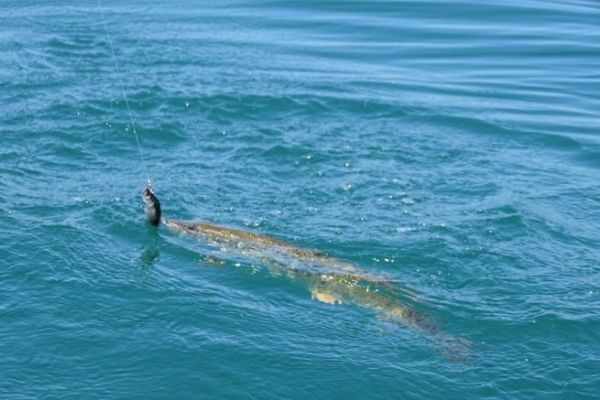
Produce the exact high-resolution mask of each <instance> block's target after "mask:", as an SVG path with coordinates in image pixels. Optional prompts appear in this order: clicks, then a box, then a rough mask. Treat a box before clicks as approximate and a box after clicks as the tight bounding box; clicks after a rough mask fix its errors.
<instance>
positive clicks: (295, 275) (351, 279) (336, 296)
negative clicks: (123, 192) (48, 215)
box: [142, 184, 471, 361]
mask: <svg viewBox="0 0 600 400" xmlns="http://www.w3.org/2000/svg"><path fill="white" fill-rule="evenodd" d="M142 199H143V201H144V204H145V208H146V217H147V220H148V222H149V223H150V225H153V226H159V225H164V226H165V227H167V228H169V229H170V230H171V231H173V232H175V233H177V234H180V235H184V236H190V237H193V238H195V239H197V240H199V241H201V242H203V243H205V244H207V245H209V246H211V247H214V248H217V249H219V251H220V252H221V253H224V252H225V253H227V252H229V253H233V254H235V255H240V256H243V257H245V258H248V259H252V260H256V261H258V262H259V263H260V264H262V265H265V266H266V267H267V268H269V270H270V271H271V272H272V273H273V274H274V275H284V276H287V277H288V278H290V279H294V280H302V281H303V282H305V283H306V285H307V287H308V290H309V292H310V294H311V298H312V299H314V300H316V301H319V302H322V303H325V304H329V305H336V304H353V305H355V306H358V307H362V308H366V309H369V310H372V311H374V312H375V313H376V314H377V315H378V316H379V317H380V318H381V319H384V320H389V321H394V322H400V323H402V324H403V325H405V326H407V327H409V328H411V329H413V330H415V331H419V332H422V333H424V334H425V336H426V337H428V338H429V339H431V340H432V341H434V342H436V343H438V344H441V345H442V346H441V349H442V350H441V352H442V354H444V355H445V356H446V357H448V358H449V359H451V360H453V361H459V360H460V361H463V360H465V359H468V358H470V356H467V354H469V353H470V347H471V344H470V342H469V341H468V340H466V339H460V338H456V337H454V336H452V335H450V334H448V333H445V332H443V331H442V330H441V329H440V327H439V325H438V324H436V323H435V321H434V320H433V319H432V318H430V317H429V316H427V315H426V314H425V313H423V312H421V311H420V310H418V309H416V308H415V307H413V306H410V305H409V304H408V302H406V301H402V300H401V299H400V298H399V297H398V290H397V287H396V286H395V285H394V282H393V281H392V280H391V279H390V278H389V277H388V276H386V275H384V274H381V273H373V272H370V271H367V270H365V269H364V268H360V267H357V266H355V265H354V264H352V263H350V262H348V261H344V260H341V259H338V258H336V257H332V256H329V255H328V254H327V253H325V252H323V251H320V250H316V249H309V248H303V247H299V246H296V245H294V244H292V243H289V242H287V241H285V240H282V239H279V238H276V237H273V236H269V235H265V234H263V233H258V232H253V231H248V230H244V229H239V228H233V227H227V226H221V225H217V224H214V223H212V222H208V221H185V220H177V219H171V218H165V217H163V216H162V209H161V205H160V201H159V200H158V198H157V196H156V194H155V193H154V191H153V190H152V187H151V185H150V184H147V185H146V186H145V188H144V189H143V191H142ZM205 260H206V261H207V262H212V263H218V264H221V261H220V259H219V258H218V257H215V256H212V255H211V256H208V257H206V259H205Z"/></svg>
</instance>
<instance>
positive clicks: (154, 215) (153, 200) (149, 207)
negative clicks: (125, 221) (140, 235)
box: [142, 183, 161, 226]
mask: <svg viewBox="0 0 600 400" xmlns="http://www.w3.org/2000/svg"><path fill="white" fill-rule="evenodd" d="M142 200H144V204H145V205H146V217H147V218H148V222H149V223H150V224H151V225H155V226H156V225H158V224H160V217H161V209H160V201H158V198H157V197H156V195H155V194H154V191H153V190H152V186H151V185H150V183H147V184H146V186H145V187H144V189H143V190H142Z"/></svg>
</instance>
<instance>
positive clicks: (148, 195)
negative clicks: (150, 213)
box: [142, 186, 154, 206]
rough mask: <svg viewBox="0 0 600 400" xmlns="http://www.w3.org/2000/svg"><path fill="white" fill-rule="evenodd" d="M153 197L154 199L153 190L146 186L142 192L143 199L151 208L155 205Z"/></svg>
mask: <svg viewBox="0 0 600 400" xmlns="http://www.w3.org/2000/svg"><path fill="white" fill-rule="evenodd" d="M153 197H154V192H152V189H151V188H150V186H146V187H145V188H144V189H143V190H142V199H143V200H144V203H146V205H148V206H150V205H152V204H153V202H154V201H153Z"/></svg>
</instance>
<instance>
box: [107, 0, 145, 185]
mask: <svg viewBox="0 0 600 400" xmlns="http://www.w3.org/2000/svg"><path fill="white" fill-rule="evenodd" d="M98 10H99V11H100V15H101V16H102V24H103V26H104V33H105V34H106V41H107V42H108V47H109V48H110V54H111V57H112V60H113V64H114V67H115V71H116V72H117V83H118V85H119V88H120V89H121V95H122V96H123V100H125V107H126V108H127V115H128V116H129V123H130V124H131V130H132V131H133V136H134V137H135V142H136V144H137V149H138V155H139V157H140V165H141V166H142V168H143V170H144V172H145V173H146V177H147V182H148V185H151V184H152V182H151V180H150V174H149V173H148V166H147V165H146V162H145V161H144V155H143V153H142V146H141V144H140V138H139V136H138V133H137V129H136V127H135V122H134V120H133V114H132V113H131V107H130V106H129V98H128V97H127V91H126V90H125V85H123V81H122V79H121V68H120V67H119V62H118V61H117V56H116V55H115V50H114V47H113V42H112V39H111V37H110V33H109V32H108V24H107V22H106V16H105V15H104V11H103V9H102V2H101V0H98Z"/></svg>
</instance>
